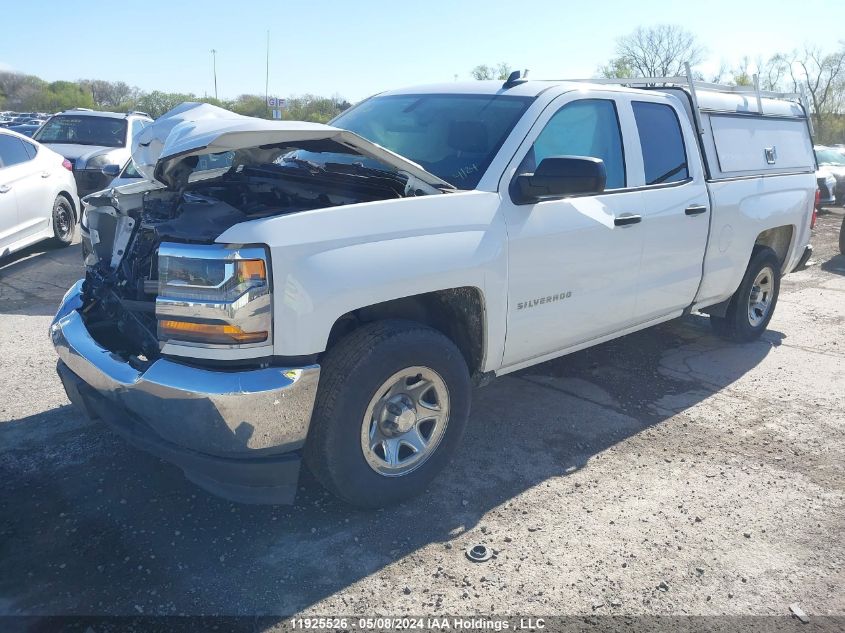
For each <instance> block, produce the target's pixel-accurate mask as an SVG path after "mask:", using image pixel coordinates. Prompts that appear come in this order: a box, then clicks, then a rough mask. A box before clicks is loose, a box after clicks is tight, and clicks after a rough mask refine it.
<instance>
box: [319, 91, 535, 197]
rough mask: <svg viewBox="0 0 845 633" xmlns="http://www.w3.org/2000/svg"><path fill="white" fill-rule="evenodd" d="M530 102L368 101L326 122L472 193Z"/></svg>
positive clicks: (468, 98) (474, 98)
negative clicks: (384, 148)
mask: <svg viewBox="0 0 845 633" xmlns="http://www.w3.org/2000/svg"><path fill="white" fill-rule="evenodd" d="M532 100H533V98H531V97H513V96H503V95H461V94H425V95H389V96H384V97H373V98H372V99H368V100H367V101H364V102H363V103H362V104H360V105H359V106H357V107H355V108H352V109H351V110H349V111H347V112H345V113H343V114H341V115H340V116H339V117H337V118H336V119H334V120H333V121H332V122H331V124H332V125H334V126H335V127H339V128H343V129H345V130H349V131H350V132H355V133H356V134H358V135H360V136H363V137H364V138H365V139H367V140H369V141H372V142H374V143H378V144H379V145H381V146H382V147H386V148H387V149H389V150H391V151H393V152H396V153H397V154H399V155H400V156H404V157H405V158H408V159H410V160H412V161H414V162H415V163H418V164H419V165H421V166H422V167H423V169H425V170H426V171H429V172H431V173H432V174H434V175H435V176H437V177H438V178H441V179H443V180H445V181H446V182H448V183H451V184H453V185H455V186H456V187H457V188H458V189H474V188H475V187H476V186H477V185H478V181H479V180H481V176H482V175H483V174H484V172H485V170H486V169H487V167H488V166H489V165H490V162H491V161H492V160H493V157H494V156H495V155H496V152H498V150H499V147H501V145H502V143H504V141H505V138H506V137H507V135H508V134H509V133H510V131H511V130H512V129H513V126H514V125H516V122H517V121H518V120H519V118H520V117H521V116H522V114H523V113H524V112H525V110H526V109H527V108H528V105H529V104H530V103H531V101H532Z"/></svg>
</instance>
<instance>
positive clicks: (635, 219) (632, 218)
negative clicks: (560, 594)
mask: <svg viewBox="0 0 845 633" xmlns="http://www.w3.org/2000/svg"><path fill="white" fill-rule="evenodd" d="M642 219H643V216H641V215H620V216H619V217H618V218H613V223H614V224H615V225H616V226H630V225H632V224H639V223H640V222H642Z"/></svg>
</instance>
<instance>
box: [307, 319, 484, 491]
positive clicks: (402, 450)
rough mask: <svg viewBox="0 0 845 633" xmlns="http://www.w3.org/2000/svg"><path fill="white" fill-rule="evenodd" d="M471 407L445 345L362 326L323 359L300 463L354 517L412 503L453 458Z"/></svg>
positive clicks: (461, 370) (457, 355) (422, 331)
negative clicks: (359, 511)
mask: <svg viewBox="0 0 845 633" xmlns="http://www.w3.org/2000/svg"><path fill="white" fill-rule="evenodd" d="M429 385H430V386H429ZM470 399H471V383H470V377H469V371H468V369H467V365H466V362H465V360H464V358H463V356H462V355H461V352H460V350H459V349H458V348H457V347H456V346H455V344H454V343H453V342H452V341H451V340H449V339H448V338H447V337H446V336H444V335H443V334H441V333H440V332H438V331H437V330H433V329H431V328H429V327H426V326H424V325H422V324H419V323H415V322H412V321H399V320H389V321H377V322H374V323H369V324H367V325H364V326H362V327H361V328H359V329H357V330H355V331H354V332H352V333H351V334H349V335H348V336H346V337H345V338H343V339H342V340H341V341H339V342H338V343H337V345H336V346H335V347H333V348H332V349H330V350H329V352H328V353H327V354H326V356H325V361H324V362H323V366H322V371H321V376H320V386H319V390H318V392H317V400H316V403H315V406H314V415H313V417H312V420H311V429H310V432H309V435H308V441H307V442H306V446H305V451H304V452H305V463H306V464H307V466H308V467H309V469H310V470H311V472H313V473H314V475H315V476H316V478H317V479H318V480H319V481H320V482H321V483H322V484H323V486H325V487H326V488H327V489H328V490H329V491H331V492H332V493H334V494H335V495H336V496H338V497H340V498H341V499H343V500H344V501H346V502H348V503H350V504H352V505H355V506H358V507H362V508H378V507H383V506H386V505H390V504H393V503H397V502H399V501H402V500H404V499H407V498H409V497H413V496H415V495H417V494H419V493H421V492H422V491H423V490H424V489H425V487H426V486H427V485H428V484H429V482H431V480H432V479H433V478H434V477H435V476H436V475H437V474H438V473H439V472H440V471H441V470H442V469H443V467H444V466H445V465H446V463H447V462H448V461H449V458H450V457H451V456H452V454H453V453H454V452H455V450H456V448H457V446H458V444H459V443H460V440H461V437H462V436H463V432H464V429H465V428H466V423H467V419H468V417H469V409H470Z"/></svg>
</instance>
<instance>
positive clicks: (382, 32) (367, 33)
mask: <svg viewBox="0 0 845 633" xmlns="http://www.w3.org/2000/svg"><path fill="white" fill-rule="evenodd" d="M6 2H11V0H2V2H0V4H3V3H6ZM39 7H40V8H39V11H38V12H37V15H36V16H34V15H33V14H32V12H30V11H11V10H8V11H7V10H3V11H0V15H2V19H1V20H0V70H15V71H18V72H23V73H28V74H34V75H38V76H39V77H41V78H43V79H46V80H48V81H55V80H58V79H69V80H75V79H107V80H111V81H118V80H120V81H125V82H126V83H128V84H130V85H135V86H138V87H139V88H141V89H143V90H147V91H149V90H155V89H158V90H164V91H167V92H193V93H195V94H197V95H199V96H203V95H209V96H214V76H213V70H212V54H211V49H216V50H217V55H216V58H217V84H218V93H219V96H220V98H233V97H235V96H237V95H239V94H242V93H258V94H263V93H264V83H265V61H266V53H267V49H266V45H267V31H268V29H269V31H270V58H269V59H270V63H269V68H270V81H269V86H270V94H271V95H276V96H280V97H286V96H289V95H294V94H304V93H312V94H319V95H324V96H330V95H333V94H339V95H341V96H343V97H345V98H347V99H349V100H350V101H353V102H354V101H357V100H360V99H362V98H364V97H367V96H369V95H371V94H374V93H377V92H380V91H382V90H387V89H392V88H400V87H403V86H410V85H415V84H420V83H432V82H442V81H453V80H454V79H455V75H457V77H458V79H459V80H464V79H469V78H470V76H469V71H470V70H471V69H472V68H473V67H474V66H476V65H478V64H491V65H492V64H496V63H498V62H507V63H508V64H510V65H511V66H512V67H513V68H515V69H523V68H527V69H529V70H530V77H532V78H536V79H562V78H582V77H590V76H592V75H594V74H595V72H596V69H597V68H598V66H599V65H601V64H602V63H605V62H606V61H607V60H608V59H610V58H611V57H613V55H614V43H615V40H616V38H617V37H619V36H620V35H624V34H626V33H629V32H631V31H632V30H633V29H634V28H636V27H637V26H640V25H643V26H648V25H653V24H658V23H671V24H678V25H681V26H683V27H684V28H686V29H688V30H690V31H692V32H693V33H694V34H695V35H696V36H697V37H698V39H699V41H700V42H701V44H703V45H704V46H705V48H706V49H707V60H706V61H705V62H704V63H703V64H701V65H700V66H699V69H701V70H702V71H704V73H705V75H708V74H710V73H711V72H715V71H716V70H717V69H718V68H719V66H720V64H722V63H723V62H724V63H727V64H729V65H731V64H733V65H735V64H736V63H738V61H739V60H740V59H741V58H742V57H743V56H745V55H747V56H749V57H750V58H751V59H752V60H754V59H756V58H758V57H763V58H766V57H768V56H770V55H772V54H774V53H776V52H780V51H790V50H792V49H795V48H800V47H802V46H803V45H804V44H807V43H809V44H817V45H819V46H822V47H823V48H825V49H827V50H833V49H835V48H837V46H838V42H840V41H842V40H845V0H802V1H801V2H793V1H790V2H786V1H785V0H768V1H762V2H761V1H758V0H730V1H723V0H708V1H707V2H679V1H675V2H668V1H663V2H657V1H653V0H627V1H617V0H593V1H592V2H571V1H566V0H557V1H554V0H531V1H530V2H515V1H514V0H510V1H508V2H504V1H501V0H486V1H477V0H450V1H448V2H444V1H442V0H426V1H425V2H419V1H412V2H402V0H391V1H383V0H353V1H346V2H340V1H335V0H322V1H320V2H305V1H302V0H299V1H297V2H290V1H288V0H273V1H263V0H262V1H249V0H241V1H240V2H238V1H233V0H228V1H218V0H204V1H202V2H190V1H182V2H179V1H177V0H169V1H163V0H144V2H114V1H111V2H102V1H100V0H87V1H86V2H67V1H66V0H61V1H59V0H44V1H43V2H41V3H39Z"/></svg>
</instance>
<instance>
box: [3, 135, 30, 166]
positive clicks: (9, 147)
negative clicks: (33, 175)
mask: <svg viewBox="0 0 845 633" xmlns="http://www.w3.org/2000/svg"><path fill="white" fill-rule="evenodd" d="M28 160H30V157H29V154H28V153H27V151H26V148H25V147H24V145H23V141H22V140H20V139H19V138H16V137H14V136H9V135H8V134H0V168H2V167H11V166H12V165H19V164H20V163H25V162H26V161H28Z"/></svg>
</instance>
